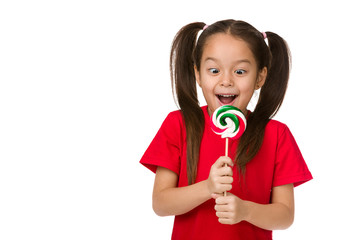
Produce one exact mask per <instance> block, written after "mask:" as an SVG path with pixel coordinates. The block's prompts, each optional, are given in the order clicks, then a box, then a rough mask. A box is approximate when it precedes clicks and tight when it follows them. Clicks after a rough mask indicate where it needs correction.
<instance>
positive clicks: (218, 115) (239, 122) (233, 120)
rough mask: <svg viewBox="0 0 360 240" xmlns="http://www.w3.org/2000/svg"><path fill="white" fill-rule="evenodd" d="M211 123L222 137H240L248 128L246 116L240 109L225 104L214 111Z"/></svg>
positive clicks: (212, 127) (213, 128)
mask: <svg viewBox="0 0 360 240" xmlns="http://www.w3.org/2000/svg"><path fill="white" fill-rule="evenodd" d="M210 125H211V129H212V130H213V131H214V132H215V133H216V134H218V135H221V137H222V138H231V139H238V138H239V137H240V136H241V135H242V134H243V133H244V131H245V129H246V118H245V116H244V114H243V113H242V112H241V111H240V109H238V108H236V107H234V106H231V105H224V106H221V107H219V108H217V109H216V110H215V111H214V113H213V114H212V116H211V121H210Z"/></svg>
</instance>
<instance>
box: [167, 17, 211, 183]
mask: <svg viewBox="0 0 360 240" xmlns="http://www.w3.org/2000/svg"><path fill="white" fill-rule="evenodd" d="M204 26H205V24H204V23H200V22H197V23H191V24H189V25H186V26H185V27H183V28H182V29H180V31H179V32H178V33H177V35H176V36H175V38H174V41H173V43H172V47H171V55H170V73H171V82H172V90H173V95H174V98H175V101H176V102H177V104H178V106H179V107H180V109H181V112H182V115H183V118H184V121H185V126H186V145H187V177H188V184H189V185H190V184H192V183H194V182H195V178H196V174H197V164H198V159H199V152H200V143H201V139H202V135H203V129H204V122H205V120H204V114H203V111H202V109H201V108H200V106H199V101H198V98H197V90H196V79H195V72H194V57H193V53H194V49H195V46H196V39H197V35H198V33H199V31H200V30H202V29H203V27H204Z"/></svg>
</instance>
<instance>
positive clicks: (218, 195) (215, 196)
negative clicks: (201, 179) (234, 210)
mask: <svg viewBox="0 0 360 240" xmlns="http://www.w3.org/2000/svg"><path fill="white" fill-rule="evenodd" d="M222 196H223V195H222V194H217V193H212V194H211V197H212V198H213V199H217V198H218V197H222Z"/></svg>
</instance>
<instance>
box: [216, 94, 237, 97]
mask: <svg viewBox="0 0 360 240" xmlns="http://www.w3.org/2000/svg"><path fill="white" fill-rule="evenodd" d="M218 96H220V97H235V96H236V95H222V94H218Z"/></svg>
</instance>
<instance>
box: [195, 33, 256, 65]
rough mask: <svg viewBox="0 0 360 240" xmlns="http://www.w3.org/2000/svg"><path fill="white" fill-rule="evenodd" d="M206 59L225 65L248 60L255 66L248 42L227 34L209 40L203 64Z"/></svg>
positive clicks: (203, 56)
mask: <svg viewBox="0 0 360 240" xmlns="http://www.w3.org/2000/svg"><path fill="white" fill-rule="evenodd" d="M206 59H217V60H218V61H220V62H222V63H224V64H225V63H232V62H238V61H239V60H244V59H246V60H248V61H249V62H250V64H255V58H254V55H253V53H252V51H251V50H250V48H249V47H248V44H247V42H245V41H244V40H242V39H241V38H237V37H234V36H233V35H231V34H226V33H217V34H214V35H212V36H210V37H209V38H208V39H207V41H206V43H205V44H204V49H203V54H202V57H201V62H203V61H205V60H206Z"/></svg>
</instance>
